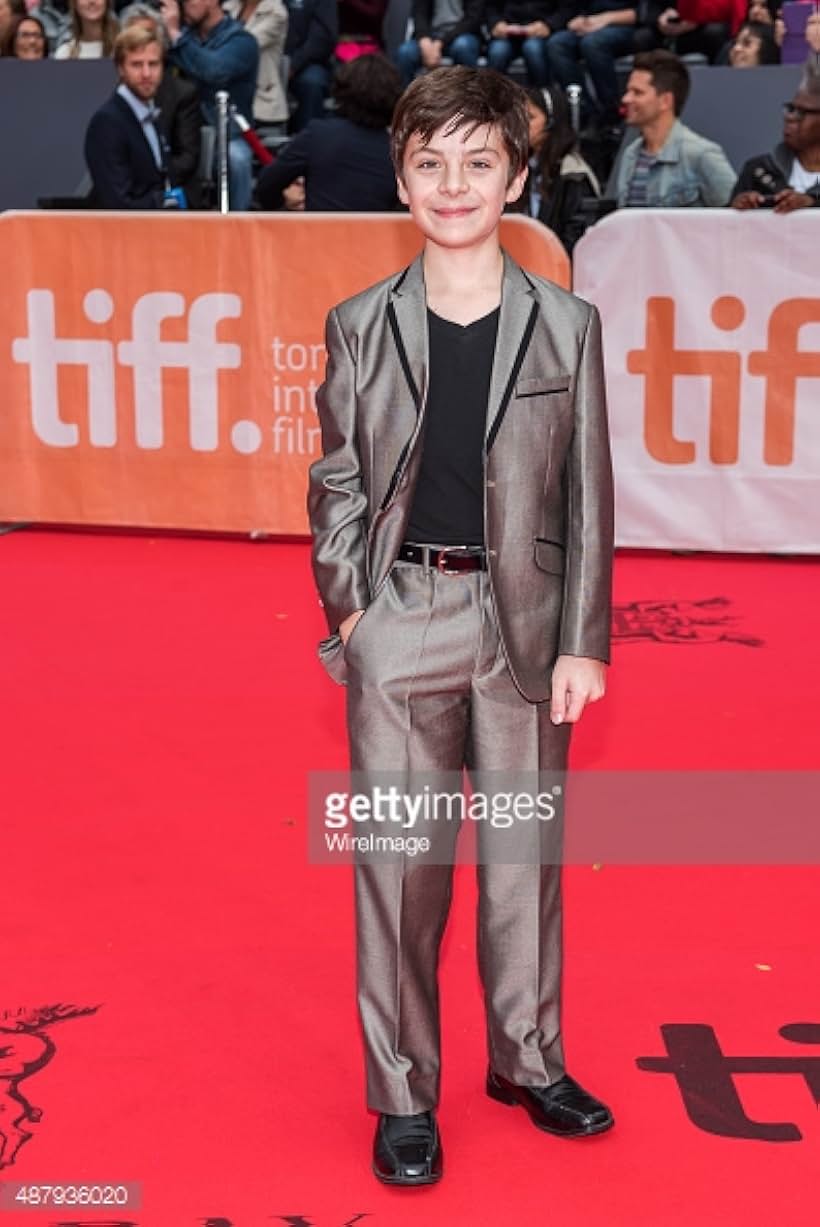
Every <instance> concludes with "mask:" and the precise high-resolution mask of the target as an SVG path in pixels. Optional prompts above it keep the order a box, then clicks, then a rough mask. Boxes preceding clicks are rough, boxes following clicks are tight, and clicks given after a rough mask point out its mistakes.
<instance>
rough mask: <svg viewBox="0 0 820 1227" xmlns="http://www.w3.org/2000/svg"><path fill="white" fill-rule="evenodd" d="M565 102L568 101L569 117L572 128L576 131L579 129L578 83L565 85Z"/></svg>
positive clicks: (579, 96) (579, 99)
mask: <svg viewBox="0 0 820 1227" xmlns="http://www.w3.org/2000/svg"><path fill="white" fill-rule="evenodd" d="M567 102H568V103H569V117H570V122H571V123H572V126H573V128H574V129H575V131H576V132H580V131H581V87H580V85H568V86H567Z"/></svg>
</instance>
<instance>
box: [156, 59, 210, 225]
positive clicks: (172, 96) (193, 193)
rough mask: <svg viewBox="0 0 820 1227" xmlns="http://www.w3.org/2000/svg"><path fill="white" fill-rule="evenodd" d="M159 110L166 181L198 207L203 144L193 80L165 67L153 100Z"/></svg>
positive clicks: (197, 95) (190, 203)
mask: <svg viewBox="0 0 820 1227" xmlns="http://www.w3.org/2000/svg"><path fill="white" fill-rule="evenodd" d="M154 101H155V102H156V105H157V106H158V107H159V109H160V111H161V117H160V124H161V125H162V129H163V132H164V134H165V139H166V140H167V142H168V151H167V160H168V178H169V179H170V181H171V184H172V186H173V187H181V188H184V189H185V195H186V196H187V198H188V204H189V206H190V207H191V208H192V209H196V208H198V207H199V206H200V204H201V185H200V182H199V157H200V147H201V144H202V134H201V128H202V124H203V122H204V121H203V119H202V108H201V106H200V102H199V90H198V89H197V87H196V86H195V85H194V83H193V81H186V80H185V78H184V77H178V76H177V75H176V74H175V73H174V72H173V71H172V69H171V68H170V67H166V69H165V73H164V75H163V78H162V81H161V82H160V86H159V89H158V90H157V94H156V98H155V100H154Z"/></svg>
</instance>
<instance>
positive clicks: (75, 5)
mask: <svg viewBox="0 0 820 1227" xmlns="http://www.w3.org/2000/svg"><path fill="white" fill-rule="evenodd" d="M68 18H69V27H68V36H67V38H66V39H65V41H64V42H62V43H60V45H59V47H58V48H57V50H56V51H55V52H54V58H55V60H101V59H108V58H109V57H110V56H112V55H113V54H114V40H115V39H116V37H117V33H118V31H119V22H118V21H117V18H116V17H115V16H114V3H113V0H69V4H68Z"/></svg>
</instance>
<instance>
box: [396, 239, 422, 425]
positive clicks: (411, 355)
mask: <svg viewBox="0 0 820 1227" xmlns="http://www.w3.org/2000/svg"><path fill="white" fill-rule="evenodd" d="M388 316H389V318H390V326H391V329H392V331H393V339H394V341H395V342H396V349H397V350H398V357H399V362H400V363H401V366H402V370H403V371H404V376H405V379H406V380H407V382H408V384H409V385H410V389H411V391H412V393H413V399H414V401H415V403H416V413H420V412H421V408H422V405H423V403H424V396H425V391H426V388H427V370H428V367H429V363H430V355H429V346H428V338H427V296H426V294H425V290H424V274H423V272H422V263H421V256H417V257H416V259H415V260H414V261H413V263H412V264H411V265H410V267H409V268H408V269H407V270H406V272H405V273H404V274H403V275H402V276H401V277H400V278H399V280H398V281H397V282H396V283H395V285H394V286H393V287H392V289H391V291H390V304H389V307H388Z"/></svg>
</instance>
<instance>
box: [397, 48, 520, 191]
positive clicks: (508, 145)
mask: <svg viewBox="0 0 820 1227" xmlns="http://www.w3.org/2000/svg"><path fill="white" fill-rule="evenodd" d="M487 125H491V126H493V127H497V128H498V130H499V132H500V133H501V137H502V140H503V142H504V148H505V149H506V151H507V153H508V155H509V158H510V181H512V180H513V179H514V178H515V176H516V175H517V174H519V172H520V171H522V170H523V169H524V168H525V167H526V165H527V156H528V151H529V119H528V116H527V96H526V94H525V93H524V91H523V89H522V88H521V86H520V85H516V83H515V82H514V81H511V80H510V79H509V77H505V76H502V74H501V73H500V72H495V71H494V70H493V69H492V68H466V67H463V66H458V67H455V68H434V69H433V71H432V72H428V73H427V74H426V75H425V76H423V77H417V78H416V80H415V81H414V82H413V83H412V85H408V87H407V89H406V90H405V91H404V93H403V94H402V96H401V98H400V99H399V102H398V106H397V107H396V111H395V114H394V116H393V130H392V133H391V142H390V145H391V148H390V152H391V154H392V157H393V165H394V166H395V168H396V174H397V175H398V176H399V178H400V179H401V178H403V166H404V154H405V151H406V149H407V143H408V141H409V140H410V138H411V136H413V135H414V134H416V133H418V135H419V136H420V137H421V139H422V142H423V143H424V144H428V143H429V141H430V140H431V139H432V136H433V133H434V132H437V131H438V130H439V128H444V129H445V135H447V136H449V135H450V133H452V132H457V131H459V129H461V128H467V130H468V131H467V136H470V135H471V134H472V133H473V132H475V130H476V128H483V127H485V126H487Z"/></svg>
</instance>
